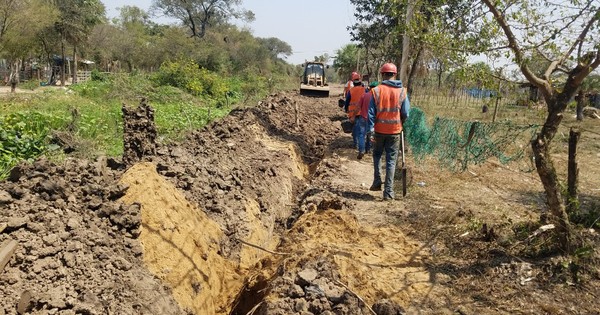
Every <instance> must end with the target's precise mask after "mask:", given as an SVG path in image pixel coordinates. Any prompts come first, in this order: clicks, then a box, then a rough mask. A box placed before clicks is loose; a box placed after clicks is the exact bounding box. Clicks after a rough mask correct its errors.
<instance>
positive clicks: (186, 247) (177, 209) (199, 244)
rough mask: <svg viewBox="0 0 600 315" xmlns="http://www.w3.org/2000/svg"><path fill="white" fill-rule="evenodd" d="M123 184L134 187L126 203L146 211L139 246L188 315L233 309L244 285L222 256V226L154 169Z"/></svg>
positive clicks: (136, 172)
mask: <svg viewBox="0 0 600 315" xmlns="http://www.w3.org/2000/svg"><path fill="white" fill-rule="evenodd" d="M121 182H122V183H124V184H126V185H128V186H129V189H128V190H127V194H126V195H125V196H124V197H123V198H122V199H121V200H122V201H123V202H124V203H126V204H139V205H140V207H141V215H142V226H141V233H140V237H139V240H140V242H141V243H142V247H143V252H144V255H143V260H144V263H145V264H146V266H147V267H148V268H149V269H150V271H151V272H152V273H153V274H155V275H156V276H157V277H158V278H159V279H160V280H162V281H163V282H164V283H166V284H168V285H169V286H170V287H171V288H173V295H174V296H175V299H176V300H177V301H178V302H179V303H180V305H181V306H183V307H184V308H185V309H186V312H188V313H193V314H213V313H215V311H216V312H217V313H221V311H219V310H227V309H230V305H231V302H232V301H233V298H234V297H235V295H236V294H237V292H238V291H239V290H240V288H241V287H242V284H243V281H242V280H241V276H240V275H239V274H238V273H237V270H236V269H237V268H236V266H235V265H234V264H233V263H231V262H230V261H228V260H226V259H225V258H223V257H222V256H220V255H219V253H220V252H221V241H222V239H223V232H222V231H221V229H220V228H219V226H218V225H217V224H216V223H214V222H213V221H212V220H210V219H209V218H208V217H207V216H206V214H204V212H203V211H201V210H199V209H197V208H196V207H195V206H193V205H191V204H190V203H189V202H188V201H187V200H185V197H184V196H183V195H182V194H181V193H180V192H179V191H178V190H177V189H176V188H175V187H174V186H173V185H172V184H170V183H168V182H167V181H166V180H165V179H164V178H163V177H161V176H160V175H158V173H156V166H155V165H154V164H151V163H142V164H137V165H135V166H133V167H132V168H130V169H129V170H128V171H127V172H126V173H125V174H124V175H123V178H122V179H121Z"/></svg>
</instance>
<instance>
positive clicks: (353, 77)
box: [352, 72, 360, 80]
mask: <svg viewBox="0 0 600 315" xmlns="http://www.w3.org/2000/svg"><path fill="white" fill-rule="evenodd" d="M352 80H360V74H358V72H352Z"/></svg>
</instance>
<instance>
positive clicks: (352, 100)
mask: <svg viewBox="0 0 600 315" xmlns="http://www.w3.org/2000/svg"><path fill="white" fill-rule="evenodd" d="M356 78H357V79H356V80H354V81H353V82H352V84H353V87H352V88H351V89H350V90H349V91H348V93H346V104H345V106H344V110H345V112H346V113H347V114H348V120H350V122H351V123H352V124H353V126H352V141H353V142H354V147H355V148H358V134H357V132H356V131H357V130H356V128H355V127H356V124H355V122H356V116H360V100H361V99H362V97H363V95H365V88H364V87H363V86H362V82H361V81H360V75H358V73H357V74H356Z"/></svg>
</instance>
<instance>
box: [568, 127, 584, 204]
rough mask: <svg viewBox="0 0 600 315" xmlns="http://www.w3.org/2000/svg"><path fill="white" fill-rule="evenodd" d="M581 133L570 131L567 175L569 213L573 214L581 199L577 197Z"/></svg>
mask: <svg viewBox="0 0 600 315" xmlns="http://www.w3.org/2000/svg"><path fill="white" fill-rule="evenodd" d="M580 136H581V131H579V130H574V129H573V128H571V130H569V162H568V175H567V185H568V187H567V193H568V196H567V213H569V214H570V213H573V212H575V211H577V210H578V208H579V197H578V196H577V182H578V181H579V169H578V168H577V143H578V142H579V137H580Z"/></svg>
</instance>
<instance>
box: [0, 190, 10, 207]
mask: <svg viewBox="0 0 600 315" xmlns="http://www.w3.org/2000/svg"><path fill="white" fill-rule="evenodd" d="M12 201H13V198H12V196H11V195H10V194H9V193H8V192H7V191H6V190H0V205H7V204H9V203H11V202H12Z"/></svg>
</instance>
